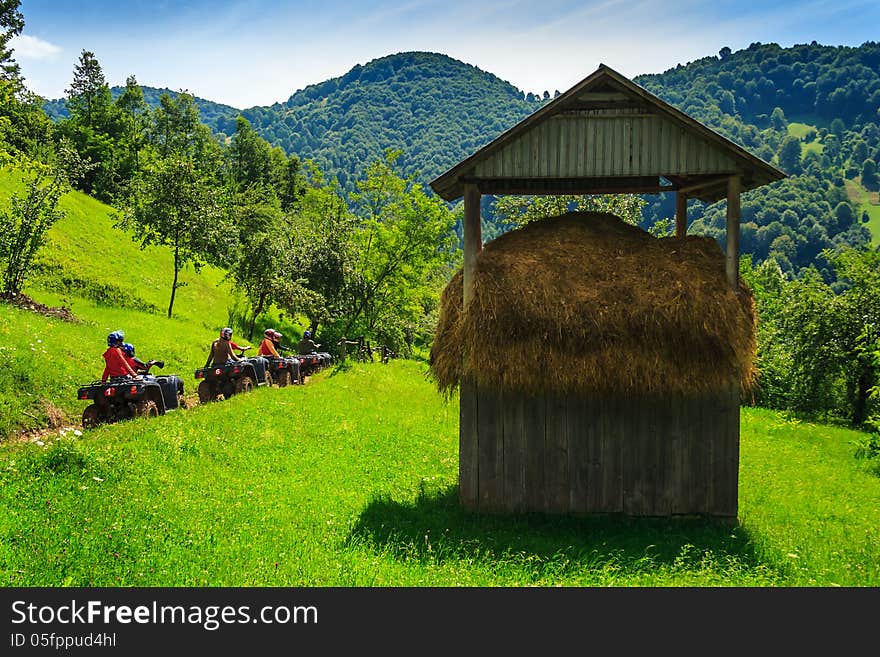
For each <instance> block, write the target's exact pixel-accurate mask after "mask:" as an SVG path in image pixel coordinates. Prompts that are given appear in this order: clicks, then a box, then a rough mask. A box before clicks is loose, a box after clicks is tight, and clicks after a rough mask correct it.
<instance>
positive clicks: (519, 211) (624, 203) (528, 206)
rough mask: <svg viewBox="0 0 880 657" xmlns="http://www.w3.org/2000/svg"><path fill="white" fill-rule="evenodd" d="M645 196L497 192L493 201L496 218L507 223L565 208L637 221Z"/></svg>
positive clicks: (520, 222)
mask: <svg viewBox="0 0 880 657" xmlns="http://www.w3.org/2000/svg"><path fill="white" fill-rule="evenodd" d="M644 206H645V200H644V199H643V198H641V197H640V196H636V195H635V194H600V195H594V196H572V195H558V196H509V195H508V196H501V197H499V198H498V199H496V201H495V207H494V210H493V214H494V216H495V219H496V221H498V222H499V223H500V224H502V225H506V226H507V227H517V226H524V225H525V224H527V223H530V222H532V221H538V220H540V219H544V218H546V217H554V216H557V215H560V214H565V213H566V212H574V211H577V212H609V213H611V214H614V215H617V216H618V217H620V218H621V219H623V220H624V221H625V222H627V223H629V224H633V225H636V226H637V225H638V224H639V222H641V220H642V208H644Z"/></svg>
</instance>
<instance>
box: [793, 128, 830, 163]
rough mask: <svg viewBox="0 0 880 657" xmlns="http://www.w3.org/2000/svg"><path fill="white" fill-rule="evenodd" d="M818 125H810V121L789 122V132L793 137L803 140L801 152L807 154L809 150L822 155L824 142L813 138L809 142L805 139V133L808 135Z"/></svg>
mask: <svg viewBox="0 0 880 657" xmlns="http://www.w3.org/2000/svg"><path fill="white" fill-rule="evenodd" d="M815 129H816V126H814V125H810V124H809V123H797V122H789V124H788V134H790V135H792V136H793V137H797V138H798V139H800V140H801V154H802V155H806V154H807V153H809V152H813V153H815V154H816V155H821V154H822V150H823V149H824V148H825V146H824V144H822V143H820V142H819V141H816V140H813V141H811V142H810V143H809V144H807V143H805V142H804V141H803V139H804V135H806V134H807V133H808V132H809V131H810V130H815Z"/></svg>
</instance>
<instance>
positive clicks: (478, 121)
mask: <svg viewBox="0 0 880 657" xmlns="http://www.w3.org/2000/svg"><path fill="white" fill-rule="evenodd" d="M591 72H592V71H590V70H585V71H584V75H585V76H586V75H588V74H589V73H591ZM635 81H636V82H637V83H639V84H641V85H642V86H644V87H645V88H647V89H648V90H650V91H651V92H653V93H655V94H657V95H658V96H660V97H661V98H663V99H664V100H666V101H667V102H669V103H670V104H672V105H674V106H676V107H678V108H680V109H682V110H683V111H685V112H687V113H688V114H690V115H691V116H693V117H694V118H696V119H698V120H699V121H702V122H703V123H705V124H706V125H708V126H710V127H712V128H713V129H715V130H717V131H719V132H720V133H722V134H724V135H725V136H727V137H728V138H730V139H732V140H733V141H735V142H737V143H739V144H741V145H742V146H744V147H746V148H748V149H749V150H750V151H752V152H753V153H755V154H757V155H758V156H760V157H762V158H764V159H765V160H767V161H770V162H772V163H774V164H776V165H777V166H779V167H780V168H782V169H783V170H785V171H786V172H787V173H789V174H790V175H791V176H792V177H791V178H789V179H788V180H786V181H783V182H781V183H777V184H775V185H771V186H769V187H767V188H763V189H760V190H756V191H755V192H753V193H751V194H747V195H746V196H745V198H744V200H743V218H742V222H743V238H742V249H743V252H744V253H751V254H752V255H753V257H754V261H755V262H756V263H757V262H761V261H763V260H765V259H767V258H768V257H771V256H772V257H773V258H774V259H775V260H776V261H777V262H778V264H779V265H780V267H781V268H782V270H783V271H785V272H789V273H791V274H793V275H797V274H798V273H799V272H800V271H801V270H802V269H803V268H804V267H806V266H809V265H812V264H816V265H817V267H818V268H819V270H820V271H821V272H822V274H823V276H824V277H825V278H826V280H828V281H831V280H832V279H833V274H832V270H831V268H830V267H829V266H828V263H826V262H824V260H823V259H821V258H819V260H818V261H817V256H818V254H820V253H821V252H822V250H823V249H826V248H830V247H833V246H835V245H841V244H848V245H851V246H862V245H865V244H868V243H869V242H870V240H871V235H870V232H869V231H868V229H867V228H866V225H867V224H866V222H867V220H868V218H869V217H868V215H867V209H866V208H868V206H867V205H864V204H863V205H862V206H860V204H859V203H858V202H854V200H852V199H851V198H850V196H853V194H854V192H856V191H857V190H859V189H861V190H862V191H863V192H865V193H870V192H871V191H876V181H875V178H876V174H875V171H876V163H877V162H878V161H880V153H878V150H880V129H878V121H880V118H878V114H877V112H878V108H880V44H877V43H873V42H869V43H866V44H863V45H862V46H860V47H858V48H852V47H836V46H822V45H819V44H816V43H812V44H808V45H798V46H794V47H791V48H782V47H780V46H779V45H777V44H773V43H771V44H760V43H755V44H752V45H751V46H750V47H749V48H747V49H744V50H740V51H737V52H732V51H731V50H730V49H729V48H723V49H721V51H720V52H719V54H718V55H717V56H713V57H706V58H703V59H700V60H697V61H694V62H691V63H689V64H686V65H678V66H677V67H675V68H674V69H670V70H668V71H666V72H664V73H661V74H656V75H643V76H639V77H636V78H635ZM549 98H550V94H549V93H548V92H546V91H545V92H544V93H543V94H542V95H541V96H540V97H538V96H536V95H533V94H528V95H526V94H524V93H523V92H522V91H521V90H519V89H516V88H515V87H513V86H512V85H510V84H508V83H506V82H504V81H502V80H500V79H498V78H497V77H495V76H493V75H491V74H489V73H486V72H483V71H481V70H479V69H477V68H475V67H473V66H469V65H466V64H463V63H462V62H459V61H457V60H454V59H451V58H449V57H446V56H444V55H439V54H432V53H401V54H397V55H391V56H388V57H383V58H381V59H377V60H375V61H372V62H370V63H368V64H366V65H365V66H356V67H354V68H353V69H352V70H351V71H349V72H348V73H347V74H346V75H344V76H342V77H340V78H335V79H332V80H328V81H326V82H323V83H321V84H318V85H313V86H310V87H307V88H306V89H303V90H301V91H298V92H297V93H295V94H294V95H293V96H291V97H290V98H289V99H288V101H287V102H286V103H278V104H275V105H272V106H270V107H254V108H250V109H247V110H244V111H243V114H244V116H245V117H246V118H247V119H248V120H249V121H250V122H251V124H252V125H253V127H254V129H255V130H256V131H257V132H258V133H259V134H260V135H261V136H263V137H264V138H265V139H267V140H268V141H269V142H270V143H272V144H275V145H278V146H280V147H281V148H283V149H284V150H285V151H287V152H294V153H296V154H297V155H298V156H300V157H301V158H304V159H305V158H312V159H315V160H316V161H317V162H318V163H319V164H320V166H321V167H322V169H324V170H325V171H326V172H327V173H329V174H331V175H336V176H337V177H338V178H339V181H340V183H341V184H342V187H343V189H347V190H350V189H351V182H352V181H353V180H356V179H357V178H358V177H360V174H361V172H362V171H363V168H364V167H365V165H366V163H367V162H370V161H372V160H373V159H375V158H376V157H379V156H380V155H381V153H382V151H383V150H384V149H385V148H389V147H393V148H400V149H402V150H403V153H404V154H403V157H402V159H401V162H400V164H401V168H402V170H404V171H405V172H407V173H411V174H417V175H418V176H419V178H420V179H421V180H422V181H424V182H428V181H429V180H431V179H432V178H433V177H434V176H436V175H438V174H440V173H442V172H443V171H445V170H446V169H447V168H448V167H450V166H452V165H454V164H455V163H457V162H458V161H459V160H461V159H462V158H463V157H466V156H467V155H469V154H470V153H472V152H473V151H474V150H476V149H477V148H479V147H480V146H481V145H483V144H485V143H487V142H488V141H491V140H492V139H494V138H495V137H497V136H498V135H499V134H501V133H502V132H503V131H504V130H506V129H507V128H509V127H511V126H512V125H514V124H515V123H517V122H518V121H519V120H521V119H522V118H524V117H525V116H527V115H528V114H530V113H531V112H533V111H535V110H536V109H538V108H539V107H540V106H541V105H542V104H543V103H544V102H546V101H547V100H549ZM847 185H849V187H850V190H849V191H850V194H849V195H848V193H847ZM645 200H646V201H647V202H648V204H647V205H646V207H645V210H644V219H643V222H642V223H643V226H644V227H646V228H649V227H651V226H653V225H654V224H655V223H656V222H657V221H658V220H661V219H664V218H667V217H671V216H672V215H673V213H674V199H673V198H672V197H671V195H661V196H647V197H645ZM873 207H878V206H873ZM878 209H880V208H878ZM871 211H872V212H873V211H874V210H873V208H871ZM690 217H691V220H692V222H693V223H692V228H691V230H692V232H700V233H703V234H710V235H713V236H714V237H716V238H717V239H718V240H719V241H720V242H722V244H723V241H724V231H723V226H724V206H723V203H721V204H716V205H714V206H708V207H707V206H705V205H704V204H702V203H699V202H696V201H691V207H690ZM490 218H491V217H490Z"/></svg>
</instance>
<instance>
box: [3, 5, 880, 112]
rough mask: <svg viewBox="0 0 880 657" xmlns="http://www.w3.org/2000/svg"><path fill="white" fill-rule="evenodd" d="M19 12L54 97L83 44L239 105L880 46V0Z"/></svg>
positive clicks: (537, 82) (572, 78)
mask: <svg viewBox="0 0 880 657" xmlns="http://www.w3.org/2000/svg"><path fill="white" fill-rule="evenodd" d="M21 11H22V13H23V14H24V17H25V29H24V33H23V36H22V37H21V38H19V39H16V40H15V41H14V42H13V44H12V45H13V47H14V48H15V52H14V57H15V59H16V60H17V61H18V62H19V63H20V64H21V68H22V72H23V74H24V76H25V78H26V84H27V85H28V87H29V88H30V89H32V90H33V91H36V92H37V93H39V94H41V95H43V96H45V97H47V98H60V97H62V96H63V95H64V93H65V91H64V90H65V89H66V88H67V87H68V86H69V84H70V80H71V78H72V75H73V67H74V65H75V64H76V62H77V59H78V57H79V54H80V52H81V51H82V50H84V49H85V50H90V51H92V52H94V53H95V56H96V57H97V58H98V61H99V62H100V63H101V66H102V68H103V69H104V74H105V76H106V77H107V81H108V82H109V83H110V84H111V85H115V84H124V83H125V79H126V77H128V76H129V75H134V76H135V77H136V78H137V80H138V82H139V83H141V84H143V85H149V86H155V87H168V88H171V89H174V90H180V89H185V90H187V91H189V92H190V93H193V94H195V95H197V96H201V97H203V98H207V99H209V100H213V101H216V102H222V103H226V104H229V105H232V106H234V107H238V108H241V109H243V108H247V107H252V106H254V105H270V104H272V103H274V102H279V101H284V100H286V99H287V98H288V97H289V96H290V95H291V94H292V93H293V92H294V91H296V90H298V89H302V88H303V87H305V86H307V85H309V84H314V83H317V82H321V81H323V80H326V79H328V78H332V77H336V76H339V75H342V74H344V73H345V72H346V71H348V70H349V69H350V68H351V67H352V66H354V65H355V64H366V63H367V62H369V61H371V60H373V59H376V58H378V57H383V56H385V55H389V54H393V53H397V52H404V51H410V50H420V51H430V52H440V53H443V54H446V55H449V56H450V57H454V58H456V59H460V60H462V61H464V62H467V63H469V64H473V65H474V66H477V67H479V68H481V69H483V70H484V71H488V72H490V73H493V74H495V75H497V76H498V77H500V78H502V79H504V80H507V81H508V82H510V83H511V84H513V85H515V86H516V87H518V88H519V89H521V90H523V91H526V92H529V91H531V92H535V93H541V92H543V91H544V90H548V91H549V92H550V93H551V94H552V93H553V92H554V91H555V90H557V89H558V90H560V91H565V90H566V89H568V88H569V87H571V86H572V85H573V84H575V83H576V82H578V81H579V80H581V79H583V78H584V77H586V76H587V75H589V74H590V73H592V72H593V71H594V70H595V69H596V67H597V66H598V65H599V64H600V63H604V64H606V65H608V66H610V67H612V68H614V69H616V70H617V71H619V72H620V73H622V74H624V75H627V76H630V77H632V76H636V75H639V74H640V73H657V72H661V71H664V70H666V69H668V68H671V67H674V66H675V65H676V64H679V63H682V64H686V63H687V62H689V61H693V60H695V59H699V58H700V57H705V56H707V55H715V54H717V53H718V51H719V50H720V49H721V48H722V47H724V46H728V47H730V48H732V49H733V50H739V49H741V48H746V47H748V46H749V44H751V43H754V42H761V43H770V42H774V43H778V44H780V45H781V46H791V45H794V44H796V43H810V42H811V41H817V42H819V43H820V44H823V45H848V46H858V45H861V44H862V43H864V42H866V41H877V40H880V2H878V0H839V1H837V2H835V1H833V0H832V1H827V0H823V1H816V0H812V1H811V0H778V1H777V2H775V3H769V2H756V3H754V4H751V3H749V2H743V1H742V0H739V1H737V2H733V1H730V0H715V1H714V2H706V1H703V0H684V1H680V2H679V1H676V0H669V1H667V2H661V1H659V0H628V1H625V2H624V1H622V0H581V1H579V2H572V1H570V0H539V1H534V0H485V1H483V0H469V1H462V0H447V1H445V2H440V1H437V0H401V1H396V2H392V1H390V0H360V1H355V0H324V1H318V0H293V1H289V2H283V1H280V0H212V1H209V0H190V1H186V0H181V1H177V2H174V1H162V0H153V1H145V0H115V1H108V0H88V1H85V0H83V1H80V2H76V1H73V0H22V3H21Z"/></svg>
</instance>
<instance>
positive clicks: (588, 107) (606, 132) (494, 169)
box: [431, 64, 786, 202]
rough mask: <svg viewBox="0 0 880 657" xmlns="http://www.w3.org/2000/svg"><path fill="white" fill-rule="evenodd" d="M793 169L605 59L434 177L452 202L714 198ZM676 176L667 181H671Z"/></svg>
mask: <svg viewBox="0 0 880 657" xmlns="http://www.w3.org/2000/svg"><path fill="white" fill-rule="evenodd" d="M732 175H740V176H741V177H742V191H744V192H745V191H748V190H751V189H755V188H756V187H760V186H761V185H766V184H767V183H771V182H774V181H776V180H781V179H783V178H785V177H786V174H785V173H784V172H783V171H781V170H779V169H777V168H776V167H774V166H773V165H771V164H768V163H767V162H765V161H764V160H762V159H761V158H759V157H756V156H755V155H752V154H751V153H749V152H748V151H747V150H745V149H744V148H742V147H740V146H738V145H737V144H735V143H733V142H732V141H730V140H729V139H727V138H726V137H723V136H722V135H720V134H718V133H717V132H715V131H714V130H712V129H710V128H708V127H706V126H705V125H703V124H702V123H700V122H699V121H696V120H694V119H693V118H691V117H690V116H688V115H687V114H685V113H684V112H682V111H680V110H678V109H676V108H674V107H673V106H672V105H670V104H668V103H666V102H664V101H662V100H661V99H660V98H658V97H657V96H655V95H653V94H652V93H650V92H649V91H647V90H646V89H644V88H642V87H640V86H639V85H637V84H636V83H634V82H632V81H631V80H629V79H627V78H625V77H624V76H622V75H620V74H619V73H617V72H616V71H614V70H612V69H610V68H609V67H607V66H605V65H604V64H600V65H599V68H598V69H597V70H596V71H595V72H594V73H593V74H592V75H590V76H588V77H586V78H584V79H583V80H582V81H581V82H579V83H578V84H576V85H575V86H573V87H572V88H571V89H569V90H568V91H566V92H565V93H564V94H562V95H560V96H558V97H557V98H556V99H554V100H553V101H551V102H550V103H548V104H547V105H545V106H544V107H542V108H541V109H539V110H537V111H536V112H534V113H533V114H531V115H530V116H528V117H526V118H525V119H523V120H522V121H520V122H519V123H518V124H516V125H515V126H513V127H512V128H510V129H509V130H507V131H506V132H504V133H503V134H501V135H500V136H499V137H498V138H497V139H495V140H494V141H492V142H490V143H489V144H487V145H486V146H484V147H483V148H481V149H480V150H478V151H476V152H475V153H474V154H472V155H471V156H470V157H467V158H466V159H464V160H462V161H461V162H459V163H458V164H456V165H455V166H454V167H452V168H451V169H449V170H448V171H447V172H446V173H444V174H442V175H441V176H439V177H437V178H436V179H434V180H433V181H432V182H431V188H432V189H433V190H434V191H435V192H436V193H437V194H438V195H440V196H441V197H442V198H444V199H445V200H447V201H452V200H455V199H456V198H458V197H460V196H461V195H462V194H463V193H464V185H465V183H474V184H476V185H477V188H478V189H479V190H480V193H482V194H599V193H630V194H649V193H658V192H663V191H681V192H684V193H686V194H687V196H688V197H690V198H698V199H700V200H702V201H706V202H713V201H717V200H720V199H722V198H725V197H726V195H727V180H728V178H729V177H730V176H732ZM666 181H668V182H666Z"/></svg>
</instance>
